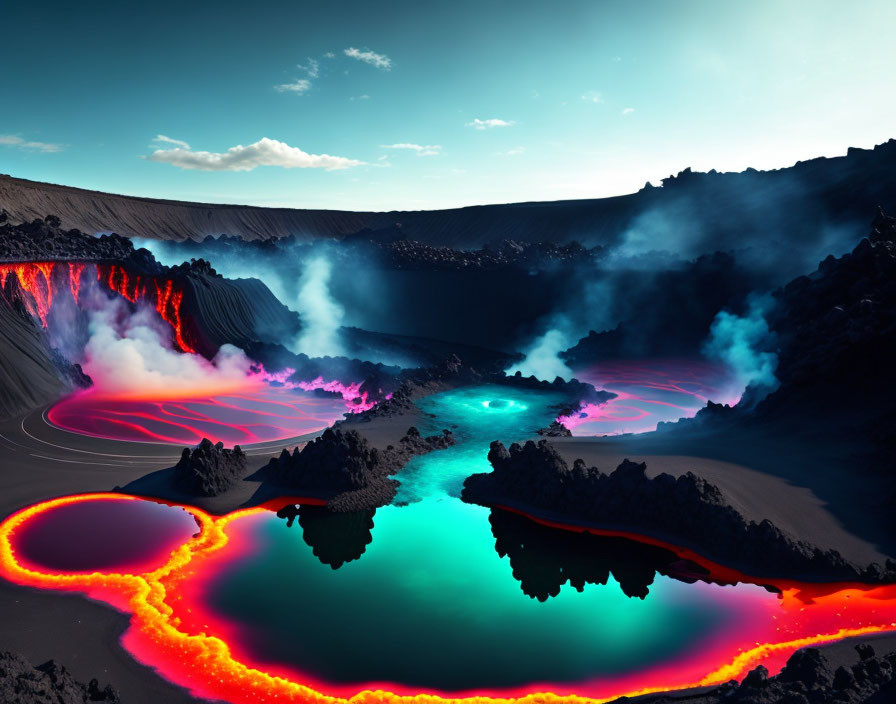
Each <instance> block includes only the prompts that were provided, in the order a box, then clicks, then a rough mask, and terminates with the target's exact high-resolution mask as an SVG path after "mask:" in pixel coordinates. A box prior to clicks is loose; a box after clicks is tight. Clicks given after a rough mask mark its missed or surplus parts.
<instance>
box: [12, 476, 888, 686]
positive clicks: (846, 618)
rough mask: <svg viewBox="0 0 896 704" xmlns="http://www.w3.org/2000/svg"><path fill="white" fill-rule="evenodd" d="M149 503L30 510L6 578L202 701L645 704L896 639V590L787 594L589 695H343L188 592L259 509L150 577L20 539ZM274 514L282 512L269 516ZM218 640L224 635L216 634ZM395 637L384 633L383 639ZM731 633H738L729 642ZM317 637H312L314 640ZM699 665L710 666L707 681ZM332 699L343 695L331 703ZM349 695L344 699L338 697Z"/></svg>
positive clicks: (19, 522)
mask: <svg viewBox="0 0 896 704" xmlns="http://www.w3.org/2000/svg"><path fill="white" fill-rule="evenodd" d="M112 498H114V499H116V500H123V501H139V500H140V499H138V498H136V497H129V496H125V495H121V494H87V495H79V496H69V497H64V498H59V499H53V500H50V501H46V502H43V503H40V504H36V505H34V506H31V507H29V508H26V509H23V510H21V511H19V512H17V513H15V514H13V515H12V516H10V517H9V518H7V519H6V520H5V521H4V522H3V523H2V524H0V573H2V575H3V576H4V577H6V578H7V579H9V580H11V581H13V582H15V583H18V584H23V585H28V586H32V587H38V588H45V589H56V590H64V591H78V592H82V593H85V594H87V595H89V596H90V597H92V598H96V599H102V600H105V601H107V602H110V603H112V604H114V605H116V606H117V607H118V608H122V609H124V610H126V611H127V612H129V613H130V614H131V624H130V628H129V630H128V631H127V632H126V633H125V635H124V636H123V638H122V644H123V645H124V647H125V648H126V649H127V650H129V651H130V652H131V653H132V654H133V655H134V656H135V657H136V658H137V659H138V660H139V661H141V662H143V663H145V664H147V665H150V666H152V667H154V668H156V669H157V670H158V672H159V673H160V674H162V675H163V676H164V677H166V678H167V679H169V680H170V681H172V682H175V683H177V684H180V685H182V686H184V687H186V688H188V689H189V690H190V691H191V692H192V693H193V694H195V695H197V696H200V697H206V698H209V699H223V700H226V701H229V702H235V703H237V702H239V703H242V702H253V703H254V702H319V703H321V704H323V703H327V704H336V703H337V702H340V703H341V702H346V701H348V700H349V697H350V699H351V701H353V702H371V703H372V702H394V703H396V704H397V703H399V702H401V703H403V704H404V703H406V704H411V703H412V702H413V703H415V704H424V703H429V704H433V703H434V702H440V701H467V702H471V703H472V702H482V703H485V702H493V701H497V702H511V701H514V702H522V703H525V704H544V703H545V702H549V703H552V704H553V703H555V702H556V703H557V704H559V703H560V702H563V703H564V704H567V703H568V704H584V703H585V702H591V703H593V704H597V703H598V702H604V701H608V700H611V699H614V698H616V697H619V696H623V695H627V696H637V695H639V694H647V693H651V692H657V691H664V690H668V689H682V688H686V687H695V686H708V685H713V684H719V683H723V682H726V681H728V680H730V679H732V678H737V677H742V676H743V675H744V674H745V673H746V672H747V670H749V669H750V668H752V667H754V666H755V665H757V664H759V663H763V664H765V665H766V666H768V667H769V668H770V669H771V670H772V671H775V670H777V669H780V667H781V665H782V663H783V661H784V660H785V659H786V658H787V657H788V656H789V655H790V654H791V653H793V652H794V651H795V650H797V649H798V648H801V647H805V646H807V645H812V644H821V643H828V642H832V641H836V640H839V639H842V638H846V637H849V636H856V635H864V634H871V633H881V632H886V631H896V622H894V619H896V587H894V586H881V587H868V586H858V585H796V584H791V585H786V586H784V587H783V588H782V593H781V597H780V599H779V600H778V601H777V602H775V603H776V605H777V606H776V607H775V608H774V609H773V610H772V611H770V612H769V614H768V616H769V618H768V623H767V624H766V625H765V626H764V627H765V629H766V638H765V640H764V641H760V642H750V643H746V642H745V643H742V644H740V647H735V648H732V644H731V643H727V644H726V647H724V648H722V647H720V646H719V643H707V644H705V652H702V653H701V654H700V657H697V658H696V659H693V660H692V661H688V662H670V663H667V664H665V665H663V666H660V667H655V668H652V669H649V670H648V671H647V672H642V673H636V674H635V673H627V674H624V675H620V676H619V677H608V678H605V679H603V680H601V681H599V682H591V683H586V684H584V685H582V686H581V687H573V686H571V685H562V686H563V688H564V689H566V690H569V689H584V690H586V691H584V692H583V693H582V694H567V695H558V694H553V693H551V690H552V689H556V685H550V684H537V685H533V686H532V687H530V688H527V689H526V690H514V691H506V690H500V691H481V692H477V693H476V694H474V695H470V696H466V697H463V698H461V697H458V696H449V695H445V694H444V693H439V692H427V693H422V694H412V693H405V694H398V693H395V692H396V691H398V690H399V689H404V690H407V687H401V685H399V684H394V685H393V684H386V683H382V684H379V685H377V686H378V687H379V688H380V689H377V690H376V691H370V690H367V689H365V690H364V691H362V692H357V693H355V692H343V691H341V689H344V688H340V687H338V686H334V685H332V684H330V683H326V682H322V681H317V680H315V679H314V678H313V677H312V676H309V675H301V676H300V674H299V673H294V672H286V671H278V672H272V671H269V668H267V669H262V667H261V665H253V664H252V663H251V662H246V661H242V660H241V659H238V658H237V657H236V656H235V653H237V652H241V650H242V649H241V648H240V646H239V644H238V643H229V642H227V640H225V639H224V638H225V637H226V631H227V629H226V626H225V627H223V628H221V626H222V624H219V623H216V622H215V620H214V618H212V617H211V616H210V612H209V611H208V610H206V609H202V608H201V606H202V605H201V604H197V603H194V602H193V601H192V599H191V597H190V590H189V584H190V582H191V581H192V580H196V579H201V577H202V575H203V573H204V572H206V571H207V570H209V569H211V567H210V566H213V565H214V564H215V563H216V562H219V561H220V560H226V559H228V557H229V558H231V559H232V558H233V557H234V556H237V555H240V554H246V552H247V551H248V552H251V551H252V550H253V549H254V545H253V543H252V541H251V540H250V539H249V538H248V537H247V534H246V533H245V531H240V530H237V529H236V527H237V526H236V523H237V522H240V521H244V520H246V519H248V518H249V517H252V516H259V515H261V514H263V513H264V512H265V511H266V510H267V508H265V507H256V508H250V509H245V510H240V511H236V512H234V513H231V514H227V515H225V516H222V517H219V518H214V517H212V516H210V515H209V514H207V513H205V512H203V511H201V510H199V509H196V508H192V507H184V508H186V509H187V511H189V512H190V513H191V514H192V515H193V516H194V517H195V520H196V522H197V524H198V525H199V527H200V531H199V533H198V534H196V535H194V536H192V537H191V538H189V539H188V540H187V541H186V542H184V543H182V544H181V545H178V546H177V547H175V548H174V549H173V550H172V551H171V552H170V554H169V556H168V558H167V561H166V562H165V564H163V565H161V566H160V567H158V568H156V569H152V570H151V571H147V572H142V573H128V572H126V571H124V570H118V571H115V570H114V569H112V568H110V570H109V571H108V572H99V571H93V572H90V573H78V572H73V571H72V572H63V571H56V570H52V569H49V568H46V567H37V566H35V565H33V564H30V563H26V562H23V558H22V556H21V552H22V546H21V545H20V542H19V541H20V536H21V535H23V534H25V529H26V527H27V526H28V523H29V522H30V521H32V520H35V519H36V518H37V517H40V516H42V515H44V514H45V513H46V512H52V511H55V510H58V509H60V508H62V507H66V506H71V505H72V504H75V503H79V502H96V501H108V500H109V499H112ZM268 508H271V509H273V508H276V507H275V506H273V505H272V506H270V507H268ZM216 634H217V635H216ZM384 635H385V634H384ZM729 635H730V634H729ZM309 637H314V636H313V634H309ZM695 667H700V668H702V669H701V670H700V671H699V673H698V672H697V671H696V670H695ZM323 692H330V693H338V694H339V696H334V694H325V693H323ZM342 695H344V696H345V698H340V696H342Z"/></svg>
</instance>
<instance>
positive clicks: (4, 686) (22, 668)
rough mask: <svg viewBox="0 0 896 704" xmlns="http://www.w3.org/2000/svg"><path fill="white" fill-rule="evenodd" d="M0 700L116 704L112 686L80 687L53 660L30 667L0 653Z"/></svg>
mask: <svg viewBox="0 0 896 704" xmlns="http://www.w3.org/2000/svg"><path fill="white" fill-rule="evenodd" d="M0 701H3V702H10V703H12V702H15V704H50V703H52V704H89V703H92V702H106V703H107V704H118V703H119V702H121V699H120V698H119V696H118V692H116V691H115V690H114V689H113V688H112V687H110V686H106V687H104V688H102V689H101V688H100V685H99V683H98V682H97V681H96V680H95V679H94V680H90V682H89V683H87V684H84V683H82V682H78V681H77V680H76V679H75V678H74V677H73V676H72V674H71V673H70V672H69V671H68V670H66V669H65V668H64V667H62V666H61V665H59V664H57V663H56V662H55V661H54V660H50V661H49V662H46V663H44V664H43V665H38V666H37V667H34V666H33V665H32V664H31V663H30V662H28V661H27V660H26V659H25V658H24V657H22V656H21V655H19V654H18V653H11V652H9V651H6V652H0Z"/></svg>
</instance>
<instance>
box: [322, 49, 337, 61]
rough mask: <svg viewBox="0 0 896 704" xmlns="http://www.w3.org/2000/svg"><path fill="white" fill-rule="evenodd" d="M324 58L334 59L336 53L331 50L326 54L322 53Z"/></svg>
mask: <svg viewBox="0 0 896 704" xmlns="http://www.w3.org/2000/svg"><path fill="white" fill-rule="evenodd" d="M324 58H325V59H335V58H336V54H334V53H333V52H332V51H328V52H327V53H326V54H324Z"/></svg>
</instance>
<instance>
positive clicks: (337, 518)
mask: <svg viewBox="0 0 896 704" xmlns="http://www.w3.org/2000/svg"><path fill="white" fill-rule="evenodd" d="M374 514H376V510H375V509H370V510H367V511H352V512H349V513H337V512H335V511H331V510H330V509H328V508H327V507H326V506H314V505H311V504H302V505H299V506H296V505H293V504H289V505H287V506H284V507H283V508H281V509H280V510H279V511H277V516H278V517H279V518H284V519H286V525H287V526H290V527H292V524H293V523H294V522H295V519H296V518H298V519H299V526H301V528H302V538H303V540H304V541H305V542H306V543H307V544H308V546H309V547H310V548H311V552H313V553H314V556H315V557H316V558H317V559H318V560H320V561H321V562H322V563H323V564H325V565H329V566H330V567H332V568H333V569H334V570H335V569H339V568H340V567H342V565H344V564H345V563H346V562H351V561H352V560H357V559H359V558H360V557H361V555H363V554H364V551H365V550H366V549H367V546H368V545H370V542H371V541H372V540H373V535H372V531H373V516H374Z"/></svg>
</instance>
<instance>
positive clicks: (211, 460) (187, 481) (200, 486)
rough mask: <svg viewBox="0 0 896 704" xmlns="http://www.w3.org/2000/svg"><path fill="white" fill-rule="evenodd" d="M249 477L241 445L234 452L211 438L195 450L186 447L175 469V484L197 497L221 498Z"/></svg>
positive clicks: (234, 448)
mask: <svg viewBox="0 0 896 704" xmlns="http://www.w3.org/2000/svg"><path fill="white" fill-rule="evenodd" d="M245 473H246V454H245V453H244V452H243V450H242V448H241V447H240V446H239V445H234V447H233V449H232V450H228V449H226V448H225V447H224V443H222V442H219V443H217V444H213V443H212V441H211V440H209V439H208V438H202V441H201V442H200V443H199V445H197V446H196V447H194V448H189V447H185V448H184V450H183V452H182V453H181V458H180V461H179V462H178V463H177V464H176V465H175V466H174V484H175V486H177V488H178V489H180V490H181V491H184V492H186V493H187V494H192V495H194V496H217V495H218V494H223V493H224V492H225V491H227V490H228V489H230V488H231V487H232V486H234V485H235V484H236V483H237V482H238V481H240V480H241V479H242V478H243V475H244V474H245Z"/></svg>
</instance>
